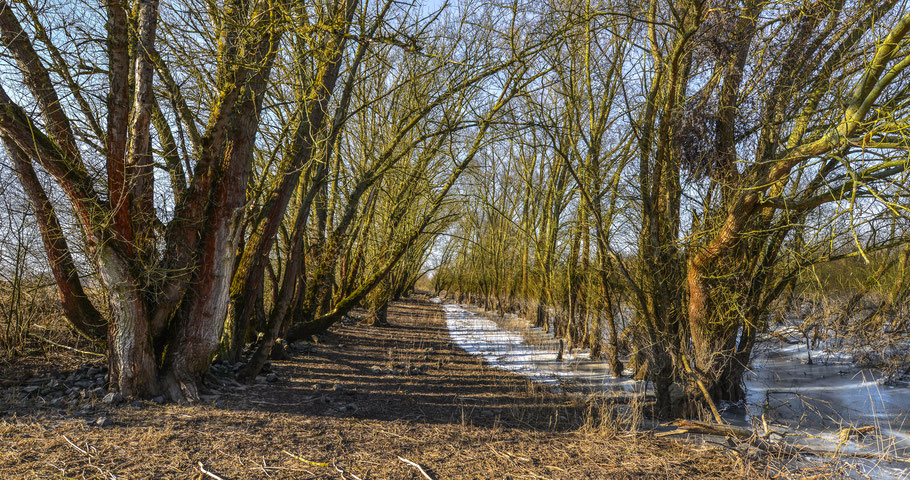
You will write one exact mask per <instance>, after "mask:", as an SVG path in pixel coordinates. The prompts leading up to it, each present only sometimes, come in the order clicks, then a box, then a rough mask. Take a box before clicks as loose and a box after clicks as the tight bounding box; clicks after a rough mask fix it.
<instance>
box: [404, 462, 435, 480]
mask: <svg viewBox="0 0 910 480" xmlns="http://www.w3.org/2000/svg"><path fill="white" fill-rule="evenodd" d="M398 459H399V460H401V461H402V462H404V463H407V464H408V465H411V466H412V467H416V468H417V470H420V473H421V474H422V475H423V476H424V478H426V479H427V480H434V479H433V477H431V476H430V474H429V473H427V471H426V470H424V469H423V467H421V466H420V465H418V464H416V463H414V462H412V461H410V460H408V459H407V458H404V457H398Z"/></svg>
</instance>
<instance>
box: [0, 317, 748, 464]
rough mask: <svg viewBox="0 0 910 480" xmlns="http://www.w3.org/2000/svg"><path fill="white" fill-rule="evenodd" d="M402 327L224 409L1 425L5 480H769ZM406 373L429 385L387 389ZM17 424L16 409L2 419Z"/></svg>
mask: <svg viewBox="0 0 910 480" xmlns="http://www.w3.org/2000/svg"><path fill="white" fill-rule="evenodd" d="M389 320H390V321H391V323H392V325H393V326H392V327H389V328H374V327H366V326H363V325H349V326H342V327H339V328H337V329H336V330H335V331H334V333H332V334H330V335H328V336H326V337H325V338H323V339H322V340H321V341H320V343H319V344H317V345H315V346H313V348H312V350H311V351H310V353H308V354H306V355H297V356H295V357H294V358H292V359H291V360H290V361H287V362H276V364H275V366H274V370H275V371H276V372H277V373H278V375H279V377H280V378H282V381H281V382H279V383H278V384H270V385H255V386H250V387H249V388H248V389H247V390H246V391H244V392H242V393H238V392H234V393H232V394H229V395H225V397H224V398H225V403H224V405H223V407H221V408H216V407H214V406H211V405H203V406H177V405H165V406H158V405H151V404H147V405H146V406H145V407H144V408H142V409H135V408H132V407H123V408H116V409H112V410H110V411H109V412H107V413H106V414H107V415H108V417H109V418H111V419H112V420H113V422H114V425H113V426H111V427H107V428H101V427H90V426H88V425H87V424H86V422H85V421H84V420H82V419H79V418H76V417H75V416H74V414H73V412H68V411H58V410H52V409H35V408H31V409H22V408H19V407H16V408H14V411H15V413H14V414H13V415H11V416H7V417H5V418H4V419H2V420H0V442H2V445H3V448H2V449H0V478H4V479H20V478H23V479H26V478H27V479H39V478H41V479H43V478H98V479H101V478H105V479H110V478H211V477H210V476H205V475H204V474H203V473H202V472H201V471H200V465H202V468H204V469H205V470H206V471H208V472H211V473H213V474H215V475H217V476H220V477H221V478H224V479H258V478H262V479H265V478H276V479H278V478H282V479H291V478H294V479H297V478H335V479H337V478H351V479H353V478H362V479H367V478H371V479H412V478H425V477H423V475H422V473H421V472H419V471H418V469H417V468H415V467H414V466H412V465H409V464H407V463H406V462H403V461H402V460H400V459H399V457H402V458H404V459H408V460H410V461H413V462H415V463H417V464H419V465H420V466H421V467H422V468H424V469H425V470H426V472H427V473H428V474H429V475H430V476H432V477H433V478H436V479H471V478H477V479H487V478H490V479H494V478H495V479H504V478H511V479H520V478H521V479H524V478H527V479H531V478H548V479H582V478H590V479H607V478H680V479H682V478H686V479H688V478H704V479H709V478H717V479H729V478H750V477H763V476H764V475H763V474H761V473H760V470H762V469H763V467H761V466H759V465H753V464H751V463H750V462H749V461H747V460H745V459H744V458H743V457H742V456H740V455H738V454H735V453H733V452H732V451H730V450H729V449H727V448H723V447H719V446H710V445H698V444H693V443H685V442H679V441H675V440H671V439H665V438H655V437H654V436H653V435H651V434H650V433H646V432H645V433H641V432H635V431H634V430H633V431H631V432H630V431H628V430H627V428H628V427H629V426H630V425H628V424H623V423H622V422H624V421H628V420H623V419H624V418H626V417H625V416H624V415H621V414H619V413H618V410H616V409H615V408H616V407H615V406H614V405H612V404H610V403H609V402H600V403H598V402H589V401H583V400H579V398H578V397H573V396H567V395H555V394H551V393H548V392H546V391H543V392H541V391H539V390H538V389H536V388H534V387H530V386H529V383H528V381H527V380H526V379H525V378H523V377H520V376H517V375H513V374H511V373H507V372H502V371H498V370H494V369H491V368H488V367H486V366H485V365H483V364H482V362H480V361H479V360H478V359H477V358H475V357H472V356H470V355H468V354H467V353H465V352H464V351H462V350H460V349H458V348H457V347H455V346H454V345H452V344H451V342H449V339H448V334H447V331H446V330H445V323H444V321H443V319H442V315H441V312H440V311H439V308H438V307H437V306H435V305H433V304H431V303H429V302H426V301H422V300H412V301H409V302H406V303H399V304H397V305H395V306H394V307H393V308H392V309H391V311H390V316H389ZM387 364H390V365H392V366H394V365H396V364H407V365H413V366H418V367H420V368H421V369H423V370H424V372H425V373H422V374H417V375H407V374H400V373H399V374H395V373H393V374H387V373H382V372H378V371H376V370H375V369H373V368H372V367H373V366H377V365H378V366H382V365H387ZM0 407H3V408H4V409H5V408H6V407H7V406H2V405H0Z"/></svg>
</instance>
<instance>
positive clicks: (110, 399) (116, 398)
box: [101, 392, 123, 406]
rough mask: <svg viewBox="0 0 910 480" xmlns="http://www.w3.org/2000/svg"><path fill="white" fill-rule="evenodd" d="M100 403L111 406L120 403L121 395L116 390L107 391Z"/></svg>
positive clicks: (121, 401) (121, 400)
mask: <svg viewBox="0 0 910 480" xmlns="http://www.w3.org/2000/svg"><path fill="white" fill-rule="evenodd" d="M101 403H104V404H106V405H112V406H116V405H120V404H121V403H123V396H122V395H120V394H119V393H117V392H111V393H108V394H107V395H105V396H104V398H102V399H101Z"/></svg>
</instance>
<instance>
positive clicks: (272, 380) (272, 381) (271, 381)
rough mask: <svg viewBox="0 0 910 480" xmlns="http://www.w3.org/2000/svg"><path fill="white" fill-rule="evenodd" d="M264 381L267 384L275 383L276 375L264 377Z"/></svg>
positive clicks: (271, 374)
mask: <svg viewBox="0 0 910 480" xmlns="http://www.w3.org/2000/svg"><path fill="white" fill-rule="evenodd" d="M265 381H266V382H269V383H275V382H277V381H278V375H275V374H274V373H270V374H268V375H266V377H265Z"/></svg>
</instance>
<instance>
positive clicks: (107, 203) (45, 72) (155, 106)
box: [0, 0, 285, 400]
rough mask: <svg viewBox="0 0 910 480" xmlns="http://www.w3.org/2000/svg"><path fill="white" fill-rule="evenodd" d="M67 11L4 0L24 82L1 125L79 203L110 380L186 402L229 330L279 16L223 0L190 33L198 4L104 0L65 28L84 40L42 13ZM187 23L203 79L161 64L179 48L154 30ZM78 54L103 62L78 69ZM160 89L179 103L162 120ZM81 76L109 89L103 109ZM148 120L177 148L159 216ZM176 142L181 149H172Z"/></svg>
mask: <svg viewBox="0 0 910 480" xmlns="http://www.w3.org/2000/svg"><path fill="white" fill-rule="evenodd" d="M183 7H185V8H188V9H192V8H196V7H195V6H193V5H183ZM65 10H71V6H67V5H65V4H55V5H50V6H48V7H46V11H44V10H42V11H39V10H37V9H36V8H34V7H33V6H32V5H30V4H16V6H15V7H14V6H12V5H10V4H8V3H6V2H2V3H0V37H2V42H3V45H4V47H5V49H6V51H7V52H8V54H9V55H10V56H11V57H12V58H13V59H15V61H16V64H15V70H17V73H19V75H20V76H19V78H20V79H21V84H20V85H21V86H22V87H24V88H20V87H19V85H16V86H12V85H7V86H5V87H4V88H3V89H2V90H0V107H2V108H0V135H2V136H3V139H4V143H5V144H6V145H7V146H8V151H10V152H11V154H12V155H14V156H19V157H20V158H21V160H22V162H24V163H25V164H29V165H30V164H37V165H39V166H40V167H41V168H42V169H43V170H44V171H46V172H47V173H48V174H49V175H50V176H51V177H52V178H53V179H54V181H55V183H56V184H57V185H58V186H59V187H60V188H61V189H62V190H63V192H65V194H66V197H67V198H68V200H69V202H70V204H71V207H72V209H73V211H74V212H75V215H76V218H77V219H78V222H79V225H80V227H81V232H82V235H83V236H84V241H85V244H86V245H87V246H88V249H89V251H90V252H91V258H92V262H93V263H94V266H95V268H96V269H97V271H98V274H99V277H100V280H101V284H102V286H103V288H104V289H105V292H106V296H107V298H108V299H109V302H110V305H109V309H110V315H111V318H110V320H109V327H108V334H107V343H108V361H109V364H110V367H111V383H112V384H113V385H116V386H118V387H119V389H120V391H121V393H122V394H123V395H124V396H127V397H132V396H149V395H156V394H159V393H162V392H166V393H167V394H168V395H170V396H171V397H172V398H174V399H187V400H195V399H196V398H197V386H196V385H197V383H198V381H199V380H200V379H201V377H202V374H203V373H204V372H205V371H206V369H207V368H208V365H209V362H210V360H211V356H212V354H213V352H214V351H215V349H216V348H217V346H218V340H219V338H220V334H221V328H222V326H223V320H224V314H225V309H226V306H227V302H226V298H227V292H228V290H227V287H228V281H229V279H230V272H231V269H232V266H233V257H234V250H235V249H236V247H237V238H238V236H237V231H236V223H237V219H238V216H239V215H241V212H242V206H243V204H244V202H245V190H246V183H247V178H248V173H249V171H250V161H251V158H252V151H253V146H254V144H255V141H256V132H257V128H256V126H257V122H258V119H259V117H260V114H261V110H262V105H263V96H264V91H265V89H266V86H267V84H268V78H269V73H270V67H271V65H272V61H273V59H274V56H275V53H276V52H277V50H278V48H279V45H280V42H281V36H282V33H283V29H284V26H285V22H284V19H283V17H282V9H281V5H280V4H274V3H272V2H267V1H254V2H230V3H229V4H226V5H224V8H219V9H217V10H212V11H211V12H210V13H211V15H210V17H209V23H208V24H203V25H202V26H203V27H204V28H205V29H204V30H201V31H198V30H195V29H196V28H197V27H200V24H198V23H196V20H198V17H196V16H190V17H189V18H187V19H179V18H178V19H174V20H172V22H174V23H164V24H162V23H161V22H160V19H161V17H162V15H161V12H159V4H158V2H157V1H155V0H140V1H137V2H135V4H132V5H130V4H126V3H120V2H111V3H109V4H107V5H106V7H105V10H104V11H103V12H97V11H86V12H80V14H81V15H80V16H79V17H78V18H77V21H78V22H79V23H80V24H81V25H82V27H83V28H78V29H69V30H68V34H70V35H82V36H83V37H82V38H79V39H77V41H75V42H74V43H61V44H58V43H55V42H56V41H58V40H59V39H60V38H61V37H60V36H58V35H52V34H50V33H49V32H53V31H56V29H57V27H56V26H55V25H50V23H51V22H53V21H54V18H56V15H57V14H59V13H60V12H63V11H65ZM167 13H170V12H167ZM22 19H26V21H27V25H28V29H26V28H23V27H22ZM180 21H185V22H186V23H185V24H184V26H187V24H189V25H188V26H189V27H191V28H190V29H189V31H191V33H185V34H184V35H185V38H184V42H185V43H183V44H181V45H179V48H180V49H186V48H188V46H194V48H196V49H197V51H195V52H193V53H194V54H195V58H197V59H198V60H199V61H201V62H205V63H207V64H208V65H210V66H211V70H212V76H211V77H200V78H196V79H191V78H181V77H180V76H179V74H180V70H179V69H176V68H175V69H171V68H169V67H170V66H171V65H170V64H169V62H168V61H167V60H166V59H167V58H168V57H169V55H171V54H172V53H174V52H173V51H171V47H174V45H162V44H161V43H160V42H158V41H157V39H158V38H159V36H160V35H159V31H160V30H161V29H166V30H169V31H170V29H171V28H174V29H179V28H178V27H179V26H180V25H178V23H179V22H180ZM100 25H104V26H105V29H104V30H103V31H101V32H99V31H98V26H100ZM190 37H192V40H193V41H190ZM80 45H93V46H98V47H90V48H87V49H86V48H83V47H80ZM39 51H40V52H44V53H39ZM178 53H180V54H183V53H186V51H185V50H184V51H179V50H178ZM79 62H83V64H85V65H98V67H97V68H91V69H88V71H86V70H84V69H80V70H76V69H74V68H73V65H78V64H79ZM156 72H158V74H159V77H160V84H158V83H156V82H155V81H154V77H155V74H156ZM193 81H198V82H203V83H204V82H209V83H208V84H207V85H205V86H203V85H197V87H198V88H199V89H200V90H202V91H206V90H207V91H211V92H213V95H212V96H211V97H210V98H205V99H204V100H205V102H199V103H198V104H191V103H190V102H188V101H187V99H186V98H185V97H184V95H183V94H182V88H181V84H182V83H184V82H193ZM156 87H158V88H160V89H163V90H164V91H165V92H166V96H167V98H168V99H169V100H170V103H171V105H173V106H175V108H173V118H171V119H170V121H168V120H167V119H166V118H164V114H163V113H162V110H161V108H160V105H159V102H160V100H161V99H160V98H159V97H158V95H157V94H156ZM7 88H15V90H13V91H12V95H13V96H14V97H15V98H16V99H15V100H14V98H13V97H11V96H10V95H11V93H10V92H8V91H7V90H6V89H7ZM90 88H97V89H99V90H101V91H102V92H104V93H103V95H102V98H103V99H104V100H103V101H102V102H100V105H98V103H99V102H96V101H95V100H94V97H92V94H91V93H90V91H91V90H90ZM26 92H28V93H29V94H30V95H27V94H26ZM23 105H26V106H25V107H23ZM204 105H208V106H209V108H208V109H207V112H206V114H205V117H207V119H206V120H205V121H204V122H201V121H200V118H199V117H200V116H201V115H199V114H200V113H203V112H202V111H201V109H203V108H204ZM32 111H36V112H38V114H37V115H35V116H33V115H31V113H30V112H32ZM152 125H154V126H155V127H156V129H157V133H158V136H159V137H161V138H162V139H164V142H162V143H159V145H163V146H165V147H168V146H170V147H172V148H170V149H167V150H165V151H163V152H162V156H163V157H164V160H165V162H163V163H165V165H166V166H165V169H166V170H168V171H169V173H171V175H170V178H171V179H172V185H171V186H170V187H169V188H165V190H170V192H169V193H171V194H172V195H173V196H172V198H171V200H170V203H169V206H170V207H171V208H172V211H173V215H172V217H171V218H170V219H169V221H167V223H164V222H163V221H162V219H161V217H160V216H159V215H158V212H157V211H156V208H155V195H156V189H155V186H156V182H155V165H156V163H155V158H156V154H155V152H154V150H153V140H152V130H151V127H152ZM175 131H177V132H182V134H181V135H180V138H179V139H175V138H174V132H175ZM178 142H180V143H182V144H184V145H186V144H188V145H189V146H190V147H189V148H188V149H186V150H185V151H184V152H181V151H179V150H176V151H175V150H174V149H173V146H174V145H177V144H178ZM184 163H185V164H187V165H188V166H189V167H190V168H191V170H186V169H184V168H183V165H184ZM20 171H24V172H26V173H27V169H26V168H22V169H20ZM99 178H102V179H103V180H101V181H99V180H98V179H99ZM45 243H46V244H50V242H49V241H48V240H47V239H46V240H45ZM63 247H64V245H62V244H60V243H56V244H54V245H53V249H50V248H49V252H51V251H52V250H54V249H59V248H63ZM55 254H56V253H55ZM64 280H65V278H64ZM58 281H59V279H58ZM61 285H62V283H61ZM61 291H64V289H63V288H61Z"/></svg>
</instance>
